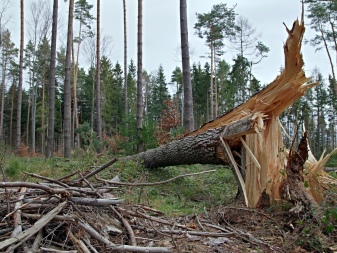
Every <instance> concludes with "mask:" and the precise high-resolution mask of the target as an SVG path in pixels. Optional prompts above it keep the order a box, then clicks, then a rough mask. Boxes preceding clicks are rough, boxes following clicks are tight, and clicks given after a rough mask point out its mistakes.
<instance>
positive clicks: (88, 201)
mask: <svg viewBox="0 0 337 253" xmlns="http://www.w3.org/2000/svg"><path fill="white" fill-rule="evenodd" d="M69 200H70V201H72V202H74V203H76V204H79V205H89V206H109V205H117V204H120V203H122V202H123V200H122V199H97V198H78V197H71V198H69Z"/></svg>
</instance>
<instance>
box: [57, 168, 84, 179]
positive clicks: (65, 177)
mask: <svg viewBox="0 0 337 253" xmlns="http://www.w3.org/2000/svg"><path fill="white" fill-rule="evenodd" d="M77 173H80V171H79V170H77V171H74V172H73V173H71V174H69V175H66V176H64V177H61V178H59V179H56V180H57V181H63V180H64V179H68V178H70V177H72V176H74V175H76V174H77Z"/></svg>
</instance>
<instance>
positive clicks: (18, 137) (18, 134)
mask: <svg viewBox="0 0 337 253" xmlns="http://www.w3.org/2000/svg"><path fill="white" fill-rule="evenodd" d="M20 20H21V28H20V63H19V85H18V91H17V92H18V101H17V106H18V107H17V114H16V138H15V151H16V152H18V151H19V147H20V144H21V106H22V81H23V80H22V79H23V78H22V77H23V48H24V0H21V2H20Z"/></svg>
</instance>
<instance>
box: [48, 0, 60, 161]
mask: <svg viewBox="0 0 337 253" xmlns="http://www.w3.org/2000/svg"><path fill="white" fill-rule="evenodd" d="M57 17H58V0H54V7H53V25H52V37H51V52H50V73H49V115H48V132H47V149H46V158H50V157H51V156H53V153H54V124H55V66H56V39H57Z"/></svg>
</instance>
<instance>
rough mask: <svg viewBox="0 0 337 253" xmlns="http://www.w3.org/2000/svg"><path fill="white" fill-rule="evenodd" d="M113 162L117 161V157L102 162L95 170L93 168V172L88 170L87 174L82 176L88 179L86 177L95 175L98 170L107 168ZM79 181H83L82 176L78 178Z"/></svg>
mask: <svg viewBox="0 0 337 253" xmlns="http://www.w3.org/2000/svg"><path fill="white" fill-rule="evenodd" d="M115 162H117V158H114V159H112V160H110V161H109V162H107V163H105V164H103V165H102V166H101V167H99V168H98V169H97V170H94V171H93V172H90V173H89V174H87V175H85V176H84V178H85V179H88V178H90V177H92V176H94V175H96V174H97V173H99V172H101V171H102V170H104V169H106V168H108V167H109V166H110V165H112V164H114V163H115ZM81 181H83V178H80V179H79V180H78V182H81Z"/></svg>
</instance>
